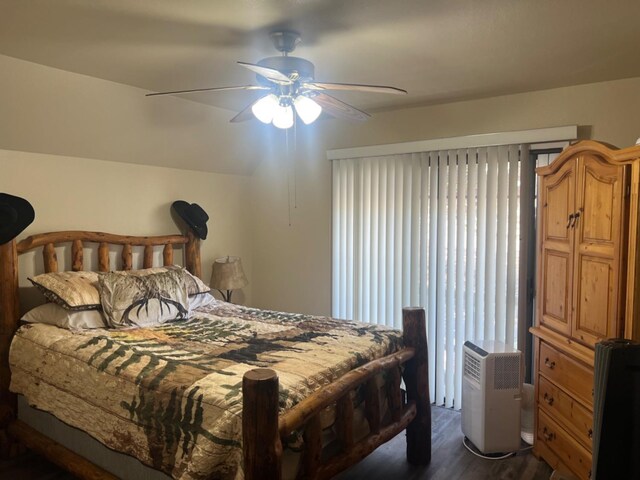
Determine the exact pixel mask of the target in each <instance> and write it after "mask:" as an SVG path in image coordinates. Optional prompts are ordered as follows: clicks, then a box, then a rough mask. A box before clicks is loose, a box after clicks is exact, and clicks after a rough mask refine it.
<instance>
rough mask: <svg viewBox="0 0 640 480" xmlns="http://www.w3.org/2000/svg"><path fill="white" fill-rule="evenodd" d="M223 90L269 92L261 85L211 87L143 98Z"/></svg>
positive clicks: (148, 94)
mask: <svg viewBox="0 0 640 480" xmlns="http://www.w3.org/2000/svg"><path fill="white" fill-rule="evenodd" d="M225 90H270V88H269V87H264V86H262V85H240V86H237V87H212V88H192V89H191V90H174V91H172V92H157V93H147V94H146V95H145V97H154V96H156V95H178V94H180V93H193V92H216V91H217V92H222V91H225Z"/></svg>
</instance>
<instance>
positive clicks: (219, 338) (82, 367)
mask: <svg viewBox="0 0 640 480" xmlns="http://www.w3.org/2000/svg"><path fill="white" fill-rule="evenodd" d="M401 338H402V337H401V333H400V332H398V331H395V330H388V329H383V328H380V327H376V326H372V325H368V324H360V323H355V322H346V321H342V320H335V319H330V318H326V317H312V316H307V315H298V314H286V313H281V312H273V311H265V310H257V309H251V308H246V307H240V306H234V305H230V304H227V303H223V302H215V303H213V304H212V305H209V306H208V307H204V308H202V309H201V310H199V311H197V312H196V314H194V315H193V316H192V317H191V318H190V319H189V320H185V321H176V322H170V323H165V324H162V325H159V326H155V327H150V328H139V329H130V330H93V331H85V332H82V333H73V332H70V331H68V330H64V329H60V328H57V327H54V326H50V325H43V324H28V325H24V326H22V327H21V328H20V329H19V331H18V333H17V334H16V336H15V338H14V340H13V344H12V346H11V353H10V364H11V371H12V379H11V390H12V391H14V392H16V393H20V394H23V395H24V396H25V397H26V399H27V400H28V402H29V403H30V404H31V405H32V406H35V407H36V408H39V409H41V410H44V411H47V412H50V413H53V414H54V415H55V416H56V417H58V418H59V419H60V420H62V421H64V422H66V423H68V424H70V425H72V426H74V427H77V428H80V429H82V430H84V431H86V432H88V433H89V434H90V435H92V436H93V437H95V438H97V439H98V440H100V441H101V442H102V443H104V444H105V445H107V446H108V447H110V448H112V449H114V450H117V451H120V452H124V453H127V454H130V455H133V456H135V457H136V458H138V459H140V460H141V461H142V462H143V463H145V464H147V465H150V466H152V467H153V468H155V469H157V470H161V471H164V472H166V473H168V474H169V475H171V476H172V477H174V478H179V479H203V478H211V477H214V478H223V479H226V478H229V479H234V478H235V479H239V478H242V466H241V463H242V462H241V458H242V448H241V440H242V432H241V428H242V419H241V415H242V391H241V385H242V376H243V374H244V373H245V372H246V371H247V370H250V369H252V368H256V367H268V368H273V369H274V370H276V371H277V372H278V375H279V378H280V399H281V400H280V408H281V409H286V408H290V407H291V406H292V405H295V404H296V403H297V402H299V401H300V400H301V399H302V398H304V397H305V396H307V395H309V393H311V392H313V391H315V390H317V389H318V388H320V387H322V386H323V385H326V384H327V383H329V382H331V381H333V380H335V379H337V378H339V377H340V376H341V375H343V374H344V373H345V372H347V371H348V370H350V369H353V368H355V367H357V366H359V365H361V364H363V363H366V362H367V361H369V360H371V359H373V358H377V357H380V356H383V355H386V354H388V353H391V352H393V351H395V350H397V348H399V346H400V343H401Z"/></svg>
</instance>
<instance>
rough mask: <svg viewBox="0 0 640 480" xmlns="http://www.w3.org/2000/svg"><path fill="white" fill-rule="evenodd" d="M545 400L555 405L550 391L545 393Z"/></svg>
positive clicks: (548, 403)
mask: <svg viewBox="0 0 640 480" xmlns="http://www.w3.org/2000/svg"><path fill="white" fill-rule="evenodd" d="M543 398H544V401H545V402H547V405H549V406H551V405H553V397H552V396H551V395H549V394H548V393H545V394H544V397H543Z"/></svg>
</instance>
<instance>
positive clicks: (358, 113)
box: [311, 93, 371, 121]
mask: <svg viewBox="0 0 640 480" xmlns="http://www.w3.org/2000/svg"><path fill="white" fill-rule="evenodd" d="M311 98H312V99H313V100H315V101H316V102H317V103H318V104H319V105H320V106H321V107H322V108H323V110H324V111H325V112H326V113H328V114H329V115H332V116H334V117H338V118H346V119H348V120H359V121H363V120H366V119H367V118H369V117H370V116H371V115H369V114H368V113H366V112H363V111H362V110H358V109H357V108H356V107H353V106H351V105H349V104H348V103H344V102H341V101H340V100H338V99H337V98H335V97H332V96H331V95H327V94H326V93H317V94H316V95H314V96H313V97H311Z"/></svg>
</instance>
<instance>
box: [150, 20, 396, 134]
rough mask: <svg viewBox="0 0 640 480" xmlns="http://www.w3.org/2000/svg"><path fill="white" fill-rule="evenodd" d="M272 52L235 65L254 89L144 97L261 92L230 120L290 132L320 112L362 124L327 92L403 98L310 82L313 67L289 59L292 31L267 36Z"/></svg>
mask: <svg viewBox="0 0 640 480" xmlns="http://www.w3.org/2000/svg"><path fill="white" fill-rule="evenodd" d="M269 36H270V37H271V40H272V42H273V44H274V46H275V48H276V49H277V50H278V51H280V52H281V53H282V56H277V57H267V58H265V59H263V60H260V61H259V62H258V63H257V64H254V63H246V62H238V65H240V66H242V67H244V68H247V69H249V70H251V71H252V72H254V73H256V74H257V75H256V78H257V80H258V85H241V86H234V87H211V88H195V89H191V90H175V91H171V92H158V93H149V94H147V95H146V96H147V97H152V96H157V95H177V94H182V93H193V92H211V91H228V90H262V91H264V92H265V95H264V96H262V97H261V98H259V99H258V100H256V101H255V102H253V103H252V104H251V105H249V106H248V107H247V108H245V109H244V110H242V111H241V112H240V113H238V114H237V115H236V116H235V117H233V118H232V119H231V122H243V121H245V120H249V119H251V118H253V117H254V116H255V117H256V118H257V119H258V120H260V121H261V122H263V123H273V125H274V126H275V127H278V128H283V129H286V128H290V127H292V126H293V124H294V119H295V114H294V110H295V112H296V113H297V114H298V117H300V119H301V120H302V121H303V122H304V123H305V124H310V123H312V122H314V121H315V120H316V119H317V118H318V117H319V116H320V114H321V113H322V112H323V111H324V112H326V113H328V114H329V115H331V116H333V117H338V118H345V119H349V120H366V119H367V118H368V117H369V114H368V113H366V112H363V111H362V110H358V109H357V108H355V107H353V106H351V105H349V104H347V103H344V102H342V101H341V100H338V99H337V98H335V97H333V96H331V95H329V94H327V93H326V92H327V91H331V90H335V91H349V90H352V91H353V90H357V91H361V92H370V93H392V94H400V95H404V94H406V93H407V91H406V90H402V89H401V88H396V87H387V86H382V85H359V84H351V83H323V82H316V81H315V80H314V69H315V67H314V65H313V63H311V62H310V61H308V60H305V59H304V58H299V57H290V56H289V53H291V52H293V50H294V49H295V47H296V45H298V43H300V40H301V37H300V34H299V33H298V32H295V31H292V30H279V31H275V32H272V33H270V34H269Z"/></svg>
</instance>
